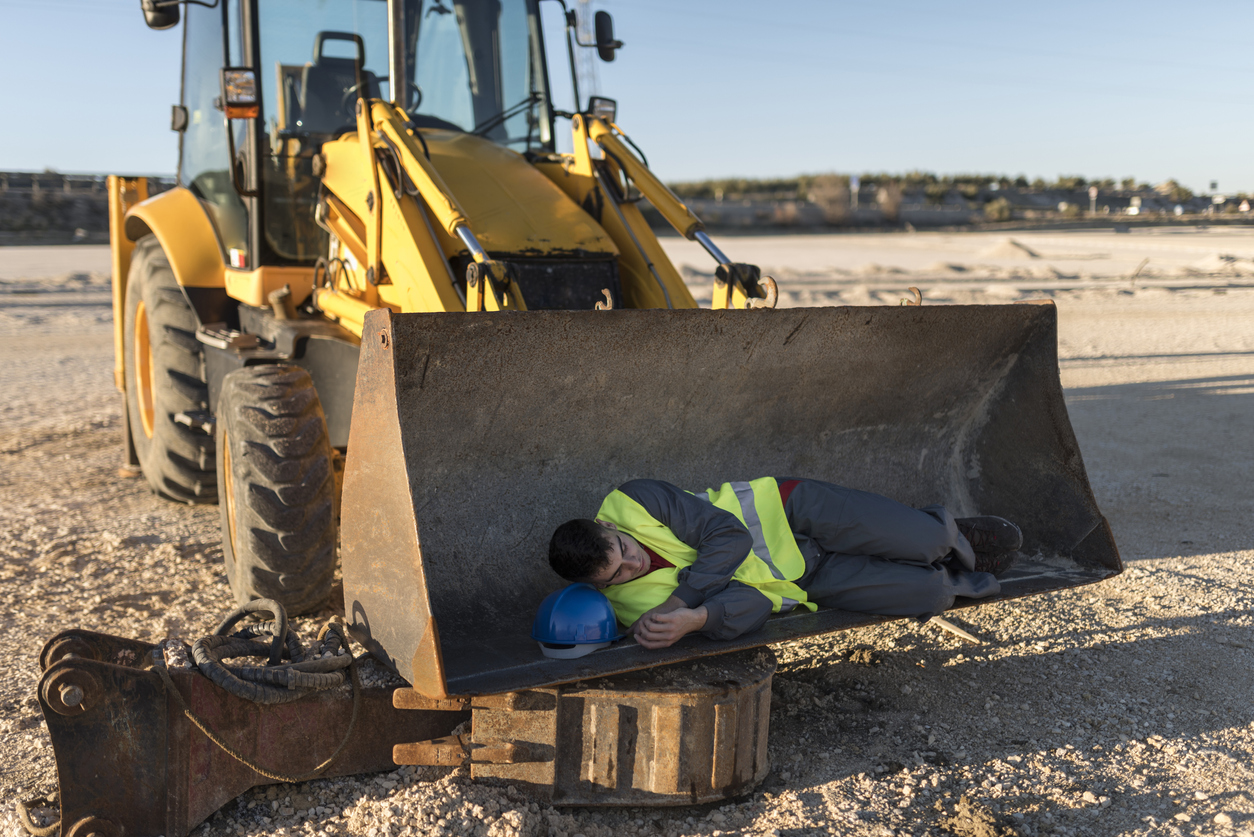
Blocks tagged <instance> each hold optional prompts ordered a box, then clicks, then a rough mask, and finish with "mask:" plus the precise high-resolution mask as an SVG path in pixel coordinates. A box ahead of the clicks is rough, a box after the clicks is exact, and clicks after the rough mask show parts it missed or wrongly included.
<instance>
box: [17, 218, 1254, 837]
mask: <svg viewBox="0 0 1254 837" xmlns="http://www.w3.org/2000/svg"><path fill="white" fill-rule="evenodd" d="M720 243H721V244H722V245H723V247H724V249H725V250H726V251H727V252H728V254H729V255H731V256H732V257H733V258H735V259H737V260H740V261H748V262H756V263H758V264H761V265H762V266H763V267H764V268H765V269H766V271H767V272H769V273H772V274H773V275H775V276H777V277H778V278H779V279H780V280H781V286H782V289H783V296H782V300H781V304H784V305H815V304H897V301H898V300H899V299H900V298H901V297H902V296H905V295H906V293H905V288H906V287H907V286H908V285H916V286H918V287H920V288H921V289H922V290H923V293H924V297H925V300H926V301H927V302H928V303H932V304H937V303H942V302H1010V301H1013V300H1015V299H1021V298H1030V297H1040V296H1050V297H1052V298H1053V299H1054V300H1055V301H1056V302H1057V304H1058V306H1059V311H1060V320H1061V326H1060V328H1061V334H1060V353H1061V357H1062V361H1061V367H1062V378H1063V382H1064V385H1065V386H1066V388H1067V396H1068V405H1069V409H1070V411H1071V417H1072V421H1073V423H1074V425H1075V429H1076V433H1077V436H1078V437H1079V440H1080V444H1081V448H1082V450H1083V452H1084V456H1085V461H1086V465H1087V467H1088V471H1089V475H1090V478H1091V480H1092V483H1093V486H1094V489H1095V491H1096V493H1097V497H1098V500H1099V502H1100V503H1101V505H1102V508H1103V510H1104V511H1105V513H1106V515H1107V516H1108V517H1109V519H1110V521H1111V524H1112V526H1113V528H1114V532H1115V538H1116V541H1117V542H1118V544H1119V545H1120V548H1121V550H1122V552H1123V555H1124V559H1125V561H1126V562H1127V563H1128V566H1129V569H1128V571H1127V572H1126V573H1125V574H1124V575H1122V576H1120V577H1118V578H1116V579H1113V580H1111V581H1108V582H1105V583H1102V584H1100V585H1097V586H1095V587H1090V588H1084V589H1080V590H1074V591H1067V592H1063V593H1059V594H1053V595H1048V596H1038V597H1034V598H1030V599H1024V600H1017V601H1013V602H1007V603H1000V604H993V605H989V606H984V607H980V608H975V609H971V610H965V611H962V612H961V614H957V615H955V617H954V621H956V622H958V623H960V624H962V625H964V626H966V627H967V628H968V629H969V630H971V631H972V632H974V633H975V634H977V635H978V636H980V637H982V638H983V639H984V642H983V644H981V645H978V646H972V645H967V644H964V643H962V642H960V641H959V640H957V639H955V638H953V637H952V636H950V635H948V634H945V633H942V632H940V631H937V630H936V629H934V628H930V627H926V626H924V627H920V626H918V625H916V624H914V623H910V622H896V623H890V624H886V625H882V626H879V627H876V628H872V629H866V630H860V631H854V632H846V633H843V634H839V635H836V636H833V637H827V638H823V639H820V640H809V641H800V642H794V643H789V644H787V645H784V646H780V647H777V648H776V649H775V650H776V653H777V654H778V655H779V657H780V661H781V665H780V669H779V672H778V674H777V677H776V681H775V682H776V689H775V692H776V699H775V702H774V705H773V706H774V708H773V712H772V717H771V726H772V733H771V757H772V763H773V765H774V769H773V771H772V774H771V776H770V777H769V778H768V779H767V781H766V782H765V783H764V784H763V785H762V786H761V787H760V788H759V789H758V790H757V792H755V793H754V794H752V795H751V796H747V797H745V798H742V799H738V800H735V801H733V802H732V803H729V804H727V805H724V806H703V807H700V808H678V809H662V810H658V809H619V810H609V811H600V812H590V811H583V810H576V809H553V808H550V807H547V806H544V805H537V804H533V803H530V802H529V801H528V800H526V799H525V798H523V797H520V796H518V795H517V794H511V793H510V792H508V791H506V790H503V789H498V788H490V787H481V786H472V785H469V784H468V783H467V782H466V780H465V777H464V774H463V772H462V771H443V770H434V769H424V770H419V771H412V770H408V769H403V770H400V771H397V772H396V773H394V774H391V775H390V776H389V777H382V778H381V780H380V781H375V780H374V779H373V778H371V777H363V778H361V779H348V780H324V781H315V782H308V783H305V784H303V785H299V786H278V787H274V788H271V789H269V790H267V789H264V788H263V789H260V790H257V791H254V792H250V793H248V794H245V795H244V796H243V797H241V798H240V800H239V801H238V802H237V803H234V804H231V805H228V806H227V807H226V808H225V809H224V810H223V811H222V812H221V813H220V814H219V815H217V816H215V817H214V818H213V819H212V820H211V821H210V822H209V823H208V825H207V828H206V829H205V830H204V831H201V830H198V831H197V834H202V833H204V834H213V835H223V836H224V837H225V835H261V834H279V835H298V834H301V835H306V834H307V835H313V834H321V833H326V834H354V835H364V836H365V837H408V835H418V834H423V835H425V834H449V835H454V834H470V833H477V834H485V835H486V834H491V835H500V836H501V837H504V835H515V834H526V835H557V836H558V837H563V836H564V837H575V835H585V837H609V835H611V834H614V835H618V834H636V833H639V834H644V835H655V834H664V835H696V834H703V835H722V834H726V835H731V834H754V835H771V834H778V835H781V837H800V835H805V834H829V833H838V834H853V835H888V834H895V835H922V834H942V833H950V832H952V833H956V834H959V835H963V836H964V837H976V835H979V836H980V837H985V836H986V835H996V834H1023V835H1038V834H1059V835H1071V834H1091V835H1116V834H1128V835H1133V834H1135V835H1141V834H1199V835H1202V834H1206V835H1209V834H1240V835H1251V834H1254V792H1252V791H1251V788H1252V787H1254V769H1252V768H1251V753H1254V700H1252V698H1254V687H1252V686H1251V683H1252V682H1254V630H1252V627H1254V625H1252V619H1251V607H1252V606H1254V569H1252V568H1251V558H1252V557H1254V531H1252V530H1251V527H1250V525H1249V523H1248V521H1249V520H1250V519H1251V512H1252V511H1254V508H1252V507H1254V501H1252V500H1251V492H1250V489H1249V486H1250V484H1251V482H1252V478H1254V443H1251V439H1254V261H1252V259H1254V234H1244V233H1242V232H1234V231H1232V230H1231V229H1227V230H1222V231H1219V230H1216V231H1205V230H1202V231H1196V230H1190V231H1184V230H1166V231H1152V230H1144V231H1143V230H1136V231H1133V232H1129V233H1114V232H1108V233H1107V232H1080V233H1067V234H1063V233H1056V232H1055V233H1031V234H1029V233H1015V234H1014V238H1013V240H1008V239H1007V237H1006V235H1004V234H1003V235H991V234H932V233H919V234H895V235H841V236H794V237H769V238H766V237H763V238H749V237H745V238H726V239H723V240H722V241H721V242H720ZM666 246H667V248H668V250H669V251H670V252H671V253H672V255H673V257H674V259H675V261H676V262H677V263H678V264H681V265H687V267H686V268H685V269H686V271H687V275H688V276H689V277H690V279H691V280H692V282H693V287H694V291H696V292H697V293H698V294H700V295H703V296H704V297H705V298H708V296H709V290H708V282H709V275H710V274H711V272H712V263H711V262H710V260H709V259H708V257H705V256H704V254H703V253H702V252H701V251H700V250H695V251H694V248H693V246H692V245H689V244H688V243H686V242H683V241H679V240H675V239H670V240H667V242H666ZM1029 251H1030V252H1029ZM1032 254H1035V255H1032ZM1146 258H1149V259H1150V261H1149V262H1147V263H1144V264H1142V262H1143V260H1144V259H1146ZM1138 266H1140V272H1139V273H1137V268H1138ZM105 271H107V251H106V250H105V249H104V248H93V247H75V248H60V249H57V248H48V249H42V248H8V249H4V250H0V395H2V396H3V397H2V398H0V463H2V464H0V603H2V604H3V617H2V618H3V620H4V621H3V625H4V630H3V632H0V651H2V652H3V653H4V654H5V655H6V657H7V658H8V659H9V660H10V661H11V663H10V674H9V676H8V677H7V678H5V679H4V682H3V683H0V733H2V734H3V735H2V737H0V742H2V743H0V796H3V797H4V798H5V799H15V798H18V797H27V796H31V795H35V794H36V793H43V792H46V791H49V790H51V789H52V787H53V786H54V785H55V768H54V765H53V761H52V756H51V751H50V750H49V749H48V739H47V734H46V732H45V730H44V728H43V725H42V720H41V718H40V716H39V712H38V708H37V706H36V705H35V702H34V691H35V684H36V682H37V680H38V670H37V669H38V667H37V663H36V661H35V655H36V654H37V652H38V649H39V646H40V644H41V643H42V641H43V640H44V639H45V638H46V637H48V636H50V635H51V634H53V633H55V632H56V631H57V630H59V629H61V628H64V627H70V626H82V627H86V628H89V629H94V630H100V631H105V632H110V633H116V634H121V635H126V636H135V637H141V638H149V639H157V638H160V637H163V636H166V635H178V636H181V637H184V638H187V639H191V638H194V637H196V636H199V635H201V634H203V633H206V632H208V631H209V630H211V628H212V626H213V625H214V624H215V623H216V621H217V620H218V618H219V617H220V616H221V615H222V614H223V613H224V612H225V611H226V610H227V609H228V608H229V597H228V595H227V592H226V588H225V580H224V578H223V576H222V573H221V571H220V564H221V551H220V548H219V547H218V546H217V539H218V528H217V527H218V523H217V510H216V509H215V508H188V507H183V506H176V505H173V504H170V503H166V502H162V501H160V500H158V499H156V498H154V497H153V496H152V495H150V494H149V493H148V492H147V491H146V490H144V488H143V486H142V483H141V482H140V481H135V480H131V481H122V480H119V479H118V478H117V477H116V476H115V474H114V468H115V466H116V464H117V462H118V456H119V453H118V450H117V439H118V434H119V432H120V431H119V416H120V413H119V410H118V403H119V402H118V396H117V394H116V393H115V391H114V390H113V388H112V374H111V372H112V364H113V358H112V344H111V338H110V331H109V328H110V311H109V297H108V292H107V284H105V282H104V275H103V274H104V272H105ZM1133 274H1136V275H1135V277H1133ZM868 651H869V653H868ZM9 810H11V807H10V808H9ZM0 816H7V820H5V822H6V824H5V825H4V829H5V832H4V833H5V834H6V835H7V834H10V833H12V834H15V835H16V834H18V833H21V832H20V829H19V827H18V826H17V824H16V819H15V818H14V817H13V816H12V815H11V814H6V815H0Z"/></svg>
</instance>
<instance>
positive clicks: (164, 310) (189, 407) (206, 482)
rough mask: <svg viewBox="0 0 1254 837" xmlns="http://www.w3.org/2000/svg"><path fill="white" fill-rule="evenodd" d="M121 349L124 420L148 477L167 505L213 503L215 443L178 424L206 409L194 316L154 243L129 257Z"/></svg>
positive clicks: (149, 240)
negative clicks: (170, 502)
mask: <svg viewBox="0 0 1254 837" xmlns="http://www.w3.org/2000/svg"><path fill="white" fill-rule="evenodd" d="M123 343H124V349H123V365H124V368H125V375H126V408H127V409H126V413H127V417H128V421H129V423H130V431H131V438H132V440H133V441H134V444H135V453H136V455H137V456H138V458H139V465H140V468H141V469H142V470H143V472H144V478H145V479H147V480H148V484H149V486H151V487H152V490H153V491H155V492H156V493H157V494H159V495H161V496H162V497H165V498H167V499H170V500H177V501H179V502H182V503H212V502H214V501H215V500H217V498H218V490H217V480H216V468H215V467H214V452H213V439H211V438H210V437H209V436H207V435H205V434H204V433H202V432H200V431H199V430H193V429H192V428H191V427H188V426H186V425H183V424H180V423H179V422H178V421H176V420H175V416H177V415H178V414H179V413H185V412H195V411H202V410H207V409H208V408H209V388H208V386H207V385H206V384H205V377H204V372H203V363H202V353H201V347H200V343H199V342H197V340H196V315H195V314H194V313H193V312H192V307H191V305H190V304H189V303H188V301H187V297H185V296H184V295H183V291H182V289H181V288H179V286H178V282H176V281H175V279H174V272H173V271H172V270H171V269H170V262H169V259H167V258H166V255H165V252H164V251H163V250H162V249H161V245H160V244H159V243H158V242H157V239H156V237H155V236H151V235H148V236H145V237H143V238H141V239H140V240H139V241H138V242H137V243H136V244H135V250H134V253H133V255H132V256H131V269H130V272H129V273H128V274H127V280H126V310H125V314H124V319H123Z"/></svg>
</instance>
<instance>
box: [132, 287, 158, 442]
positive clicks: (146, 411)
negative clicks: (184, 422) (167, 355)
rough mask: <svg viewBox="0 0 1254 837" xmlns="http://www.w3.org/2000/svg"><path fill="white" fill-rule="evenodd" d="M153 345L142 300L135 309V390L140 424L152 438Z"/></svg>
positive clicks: (154, 410) (146, 309)
mask: <svg viewBox="0 0 1254 837" xmlns="http://www.w3.org/2000/svg"><path fill="white" fill-rule="evenodd" d="M152 368H153V362H152V343H151V341H149V339H148V308H147V307H146V306H145V305H144V302H143V300H140V303H139V305H137V306H136V307H135V390H136V395H137V396H138V399H137V400H138V402H139V422H140V424H141V425H142V426H143V428H144V435H145V436H146V437H148V438H149V439H151V438H152V427H153V415H154V414H155V412H156V407H155V406H154V405H155V402H156V399H155V397H154V393H153V385H152Z"/></svg>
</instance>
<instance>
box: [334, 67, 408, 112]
mask: <svg viewBox="0 0 1254 837" xmlns="http://www.w3.org/2000/svg"><path fill="white" fill-rule="evenodd" d="M387 80H388V77H387V76H379V77H378V78H376V79H375V81H377V82H381V81H387ZM408 85H409V89H410V90H412V91H414V93H416V94H417V95H416V96H415V97H414V101H413V102H412V103H411V104H410V105H409V108H408V109H409V110H411V111H414V110H417V109H418V106H419V105H421V104H422V88H421V87H419V86H418V85H417V84H415V83H414V82H412V81H411V82H408ZM357 88H358V85H356V84H354V85H353V86H351V87H349V88H348V89H347V90H345V91H344V95H343V96H341V97H340V110H341V111H343V112H344V113H347V114H350V115H351V114H353V113H355V109H354V108H351V107H349V106H348V103H349V102H351V101H352V100H353V99H356V98H357Z"/></svg>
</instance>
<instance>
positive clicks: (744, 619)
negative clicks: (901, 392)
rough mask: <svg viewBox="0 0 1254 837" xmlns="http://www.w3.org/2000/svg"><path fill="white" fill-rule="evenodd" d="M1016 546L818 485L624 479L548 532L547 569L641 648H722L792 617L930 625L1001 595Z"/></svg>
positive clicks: (932, 510)
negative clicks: (599, 596)
mask: <svg viewBox="0 0 1254 837" xmlns="http://www.w3.org/2000/svg"><path fill="white" fill-rule="evenodd" d="M1022 544H1023V535H1022V533H1021V532H1020V531H1019V528H1018V527H1017V526H1015V525H1014V524H1013V523H1011V522H1010V521H1008V520H1005V519H1003V518H1000V517H991V516H984V517H970V518H954V516H953V515H952V514H950V513H949V512H948V511H947V510H946V509H945V508H943V507H942V506H926V507H924V508H921V509H913V508H910V507H909V506H905V505H902V504H901V503H898V502H896V501H895V500H890V499H888V498H887V497H881V496H879V495H877V494H869V493H867V492H864V491H856V490H854V489H850V488H842V487H840V486H838V485H832V484H830V483H825V482H819V481H818V480H808V479H775V478H773V477H763V478H761V479H756V480H752V481H750V482H730V483H724V484H723V485H722V486H720V487H718V488H712V489H709V490H707V491H703V492H701V493H689V492H687V491H684V490H682V489H679V488H676V487H675V486H673V485H671V484H670V483H667V482H662V481H660V480H632V481H631V482H628V483H625V484H623V485H622V486H621V487H620V488H618V490H616V491H614V492H612V493H611V494H610V495H609V496H608V497H606V498H605V502H603V503H602V504H601V508H600V510H599V511H598V512H597V515H596V519H595V520H586V519H578V520H570V521H567V522H566V523H563V524H562V525H561V526H559V527H558V528H557V531H555V532H554V533H553V539H552V540H551V541H550V543H549V563H550V565H551V566H552V567H553V569H554V570H555V571H556V572H557V574H558V575H560V576H562V578H565V579H566V580H568V581H574V582H586V583H589V584H592V585H594V586H596V587H598V588H600V589H601V590H602V591H603V592H604V593H605V595H606V597H607V598H608V599H609V600H610V603H611V604H612V605H613V606H614V612H615V614H616V615H617V617H618V620H619V621H620V622H621V623H623V624H624V625H630V626H631V631H632V633H633V634H634V635H635V637H636V641H637V642H639V643H640V644H641V645H643V646H644V647H645V648H665V647H667V646H669V645H672V644H674V643H675V642H677V641H678V640H679V639H680V638H682V637H683V636H684V635H686V634H689V633H693V632H699V633H701V634H703V635H705V636H707V637H710V638H711V639H733V638H735V637H738V636H740V635H741V634H744V633H747V632H749V631H753V630H756V629H757V628H759V627H761V626H762V624H763V623H764V622H766V619H767V617H768V616H770V615H771V614H772V613H785V612H787V611H790V610H792V609H793V608H797V607H803V608H807V609H809V610H815V609H816V605H822V606H824V607H833V608H840V609H841V610H851V611H856V612H859V613H876V614H883V615H887V616H917V617H921V618H926V617H930V616H935V615H936V614H938V613H941V612H943V611H945V610H947V609H948V608H949V607H950V606H951V605H952V604H953V602H954V597H955V596H966V597H968V598H973V599H979V598H984V597H986V596H993V595H996V594H997V593H998V592H1000V590H1001V585H1000V584H999V583H998V581H997V578H996V576H997V575H998V574H1000V573H1001V572H1003V571H1005V570H1006V569H1007V568H1008V567H1009V566H1010V562H1011V560H1012V558H1013V554H1014V552H1015V551H1016V550H1017V549H1018V548H1019V547H1020V546H1022Z"/></svg>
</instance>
